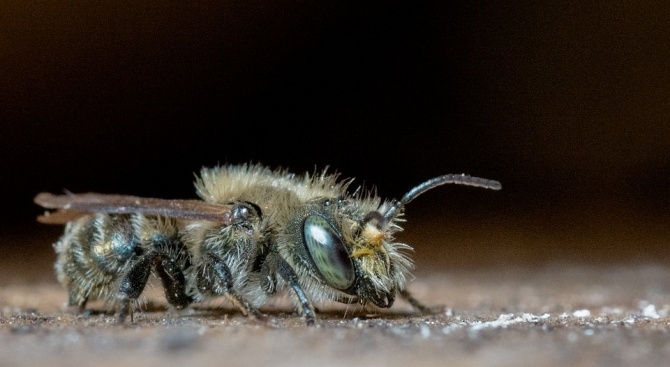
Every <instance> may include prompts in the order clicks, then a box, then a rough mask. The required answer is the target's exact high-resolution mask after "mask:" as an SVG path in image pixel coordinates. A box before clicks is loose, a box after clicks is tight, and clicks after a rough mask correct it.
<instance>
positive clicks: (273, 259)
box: [264, 253, 316, 326]
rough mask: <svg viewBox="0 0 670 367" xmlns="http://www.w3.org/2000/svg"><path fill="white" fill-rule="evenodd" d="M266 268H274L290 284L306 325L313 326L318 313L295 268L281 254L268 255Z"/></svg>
mask: <svg viewBox="0 0 670 367" xmlns="http://www.w3.org/2000/svg"><path fill="white" fill-rule="evenodd" d="M264 266H271V267H274V268H275V270H276V271H277V273H279V275H280V276H281V277H282V279H284V281H285V282H286V283H288V285H289V286H290V287H291V289H292V290H293V292H294V293H295V296H296V298H297V299H298V302H297V303H298V306H299V311H300V314H301V315H302V316H303V317H304V318H305V323H306V324H307V326H313V325H314V323H315V320H316V311H314V306H313V305H312V303H311V302H310V301H309V299H308V298H307V295H306V294H305V291H304V290H303V289H302V287H301V286H300V283H298V276H297V275H296V273H295V271H294V270H293V268H291V265H289V264H288V263H287V262H286V260H284V259H283V258H282V257H281V256H279V254H276V253H272V254H269V255H268V258H267V260H266V262H265V264H264ZM270 273H271V272H270Z"/></svg>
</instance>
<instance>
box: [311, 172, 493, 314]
mask: <svg viewBox="0 0 670 367" xmlns="http://www.w3.org/2000/svg"><path fill="white" fill-rule="evenodd" d="M448 183H454V184H461V185H469V186H478V187H484V188H489V189H494V190H497V189H500V183H498V182H497V181H491V180H485V179H481V178H476V177H471V176H466V175H445V176H440V177H436V178H434V179H431V180H428V181H426V182H424V183H422V184H420V185H418V186H416V187H414V188H413V189H411V190H410V191H409V192H408V193H407V194H405V195H404V196H403V197H402V199H401V200H399V201H391V202H390V203H389V202H386V203H383V204H381V205H379V202H378V201H377V202H376V203H377V204H376V205H379V206H378V207H377V209H376V210H370V209H369V208H370V204H371V203H372V200H371V201H366V200H360V201H359V200H342V199H338V200H331V199H326V200H323V201H321V202H320V204H319V205H318V208H319V209H318V210H315V211H313V212H311V213H310V214H308V215H306V216H305V217H304V220H303V221H302V228H301V230H302V231H301V232H302V241H303V243H304V245H305V250H306V253H307V254H308V257H309V259H311V261H310V262H311V263H312V264H313V269H315V270H316V271H317V272H318V273H319V274H320V276H321V279H322V280H323V281H324V283H325V284H327V285H328V287H331V288H332V289H335V290H337V291H338V292H339V294H345V295H346V296H345V297H343V298H342V299H344V300H347V301H357V302H360V303H363V304H367V303H372V304H374V305H376V306H377V307H381V308H388V307H391V305H392V304H393V301H394V299H395V296H396V294H397V293H398V292H399V291H401V290H403V289H404V288H405V284H406V283H407V278H408V277H409V272H410V269H411V268H412V261H411V259H410V258H409V257H408V256H407V255H406V252H407V251H411V249H412V248H411V247H410V246H408V245H406V244H403V243H396V242H394V241H393V233H395V232H396V231H398V230H400V227H399V226H398V225H397V224H396V223H395V222H396V221H397V220H398V218H399V217H400V216H401V214H402V212H403V210H404V207H405V205H406V204H407V203H409V202H410V201H412V200H413V199H414V198H416V197H417V196H419V195H421V194H422V193H424V192H426V191H428V190H430V189H432V188H435V187H438V186H441V185H444V184H448ZM334 204H335V205H334ZM363 208H367V209H366V210H367V213H366V211H364V210H363V211H361V209H363ZM352 213H359V214H357V215H353V214H352ZM363 213H366V214H363ZM355 218H361V219H360V220H356V219H355ZM331 298H334V299H337V297H331Z"/></svg>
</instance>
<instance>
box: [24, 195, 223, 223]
mask: <svg viewBox="0 0 670 367" xmlns="http://www.w3.org/2000/svg"><path fill="white" fill-rule="evenodd" d="M34 201H35V203H36V204H37V205H40V206H42V207H44V208H47V209H56V211H55V212H46V213H45V214H44V215H41V216H39V217H37V220H38V221H39V222H41V223H47V224H64V223H67V222H68V221H71V220H73V219H76V218H77V217H80V216H82V215H84V214H86V213H110V214H128V213H140V214H147V215H160V216H165V217H173V218H180V219H192V220H208V221H212V222H218V223H222V224H225V225H229V224H230V223H231V220H232V214H231V206H230V205H225V204H212V203H207V202H205V201H201V200H168V199H156V198H143V197H138V196H128V195H111V194H98V193H85V194H66V195H54V194H50V193H47V192H43V193H40V194H38V195H37V196H35V199H34Z"/></svg>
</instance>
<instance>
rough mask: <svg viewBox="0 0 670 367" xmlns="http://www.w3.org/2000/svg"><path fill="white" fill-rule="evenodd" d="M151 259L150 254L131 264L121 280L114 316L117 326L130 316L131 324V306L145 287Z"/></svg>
mask: <svg viewBox="0 0 670 367" xmlns="http://www.w3.org/2000/svg"><path fill="white" fill-rule="evenodd" d="M151 257H152V255H151V254H147V255H146V256H144V257H142V258H141V259H140V260H139V261H137V262H136V263H135V264H133V266H132V267H131V268H130V270H129V271H128V272H127V273H126V275H125V276H124V277H123V279H122V280H121V284H120V285H119V292H118V294H117V298H118V300H119V303H120V305H119V309H118V312H117V314H116V322H117V324H123V322H124V321H125V319H126V317H127V316H128V315H130V322H133V310H132V307H131V306H132V305H133V303H135V302H136V301H137V299H138V298H139V296H140V294H142V291H143V290H144V287H145V286H146V285H147V280H148V279H149V274H150V273H151V260H152V259H151Z"/></svg>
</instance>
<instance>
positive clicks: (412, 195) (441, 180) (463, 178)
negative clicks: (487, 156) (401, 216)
mask: <svg viewBox="0 0 670 367" xmlns="http://www.w3.org/2000/svg"><path fill="white" fill-rule="evenodd" d="M445 184H455V185H465V186H474V187H481V188H484V189H491V190H500V189H501V188H502V185H501V184H500V182H498V181H495V180H488V179H485V178H479V177H472V176H469V175H466V174H464V173H463V174H460V175H458V174H449V175H444V176H439V177H435V178H433V179H430V180H428V181H426V182H424V183H422V184H419V185H417V186H415V187H414V188H413V189H411V190H409V192H407V193H406V194H405V196H403V197H402V199H400V201H396V202H394V203H393V204H392V205H391V207H390V208H389V209H388V210H387V211H386V213H385V214H384V216H383V219H382V222H383V224H386V223H388V222H389V221H390V220H391V219H393V218H394V217H395V216H396V215H397V214H396V213H397V212H398V210H399V209H402V208H403V207H404V206H405V205H407V204H408V203H409V202H410V201H412V200H414V199H416V197H417V196H419V195H421V194H423V193H424V192H426V191H428V190H430V189H434V188H436V187H438V186H442V185H445Z"/></svg>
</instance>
